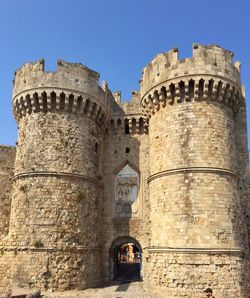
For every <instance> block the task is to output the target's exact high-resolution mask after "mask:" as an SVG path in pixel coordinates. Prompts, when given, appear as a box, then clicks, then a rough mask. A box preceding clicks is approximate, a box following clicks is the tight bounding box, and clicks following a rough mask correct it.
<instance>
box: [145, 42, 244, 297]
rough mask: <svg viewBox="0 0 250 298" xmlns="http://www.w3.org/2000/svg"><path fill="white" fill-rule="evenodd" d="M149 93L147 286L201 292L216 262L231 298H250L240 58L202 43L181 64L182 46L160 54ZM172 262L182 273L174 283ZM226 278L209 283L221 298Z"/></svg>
mask: <svg viewBox="0 0 250 298" xmlns="http://www.w3.org/2000/svg"><path fill="white" fill-rule="evenodd" d="M141 97H142V99H141V103H142V105H143V106H144V108H145V110H146V111H147V112H148V113H149V115H150V117H151V118H150V121H149V143H150V177H149V179H148V182H149V193H150V207H151V208H150V220H151V233H152V235H151V243H150V247H149V249H148V258H147V262H146V264H145V266H146V269H145V272H146V276H145V283H146V284H147V286H148V287H149V288H155V287H158V286H159V288H162V289H163V288H167V291H169V290H170V291H171V293H172V295H173V296H174V297H182V296H184V297H190V296H191V293H192V295H196V294H197V297H198V295H199V294H200V289H199V285H198V286H197V287H194V285H193V283H192V279H193V280H196V281H197V280H199V281H201V284H202V283H203V281H204V280H203V278H202V275H203V273H202V272H204V270H207V272H210V271H209V270H210V265H212V264H215V268H216V271H217V272H218V271H219V267H220V266H222V268H223V270H222V271H221V272H220V274H222V273H223V274H224V275H223V276H224V277H223V278H225V279H227V287H229V288H230V289H231V292H230V296H233V295H236V296H237V295H238V296H239V297H247V292H248V289H249V281H248V277H247V276H248V275H247V274H246V272H248V265H247V256H248V243H247V232H246V224H245V218H244V215H243V210H242V202H241V197H240V192H239V180H238V178H239V177H240V175H241V173H240V172H238V167H239V164H238V160H237V157H236V156H237V151H236V141H235V139H236V136H235V125H236V124H235V122H236V120H235V118H236V115H237V113H238V112H239V109H240V107H241V106H242V105H243V103H244V100H243V97H242V93H241V85H240V79H239V65H238V63H236V64H235V65H233V64H232V54H231V53H230V52H228V51H225V50H223V49H221V48H219V47H217V46H207V47H204V46H199V45H194V47H193V57H192V58H188V59H184V60H181V61H179V60H178V52H177V50H173V51H170V52H169V53H166V54H161V55H158V56H157V57H156V58H155V59H154V60H153V61H152V62H151V63H150V64H149V65H148V66H147V67H146V68H145V69H144V73H143V77H142V80H141ZM214 252H217V254H216V253H215V254H214ZM164 254H165V255H164ZM203 254H204V255H203ZM177 255H179V256H178V257H177ZM193 257H194V260H193ZM199 258H201V259H202V260H203V266H201V265H199V263H198V262H197V260H198V259H199ZM217 258H221V265H218V263H217ZM206 259H207V261H206ZM229 260H230V262H231V263H234V264H235V267H234V269H232V268H231V267H230V266H228V264H229ZM170 264H175V266H174V267H175V269H171V270H173V272H174V275H175V278H174V279H172V280H167V279H168V277H169V270H170V268H171V267H172V265H170ZM237 264H238V267H237ZM193 267H195V268H197V270H194V268H193ZM152 268H155V269H154V271H155V275H154V274H151V272H152V270H153V269H152ZM205 268H206V269H205ZM190 271H191V272H192V274H191V275H189V274H188V276H192V278H187V276H186V272H190ZM229 272H230V274H231V275H230V274H228V273H229ZM170 276H171V274H170ZM165 277H166V278H165ZM218 278H219V276H217V275H216V274H215V275H213V276H210V277H209V276H206V280H207V281H206V282H207V283H209V284H210V285H211V287H212V288H215V289H216V292H217V293H218V296H219V295H220V294H221V295H222V294H223V290H222V287H220V286H219V282H220V279H221V278H222V275H220V278H219V279H218ZM182 288H185V294H182V291H181V289H182ZM233 288H237V290H235V291H234V290H233ZM185 295H186V296H185Z"/></svg>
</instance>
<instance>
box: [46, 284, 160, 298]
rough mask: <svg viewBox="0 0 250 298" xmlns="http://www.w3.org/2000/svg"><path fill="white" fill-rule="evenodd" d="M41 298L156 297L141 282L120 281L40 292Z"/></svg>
mask: <svg viewBox="0 0 250 298" xmlns="http://www.w3.org/2000/svg"><path fill="white" fill-rule="evenodd" d="M42 294H43V296H42V297H43V298H52V297H53V298H158V296H151V295H149V294H147V293H146V292H145V291H144V290H143V288H142V283H141V282H132V283H122V284H118V285H112V286H108V287H104V288H96V289H87V290H83V291H67V292H64V293H58V292H54V293H42Z"/></svg>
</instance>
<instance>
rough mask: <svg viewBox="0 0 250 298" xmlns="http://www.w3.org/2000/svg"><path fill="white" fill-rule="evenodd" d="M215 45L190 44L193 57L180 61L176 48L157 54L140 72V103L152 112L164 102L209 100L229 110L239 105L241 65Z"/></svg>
mask: <svg viewBox="0 0 250 298" xmlns="http://www.w3.org/2000/svg"><path fill="white" fill-rule="evenodd" d="M232 57H233V53H232V52H231V51H227V50H224V49H223V48H221V47H219V46H216V45H209V46H201V45H198V44H194V45H193V56H192V57H191V58H186V59H182V60H179V58H178V49H173V50H171V51H169V52H166V53H164V54H159V55H157V56H156V57H155V58H154V59H153V60H152V61H151V62H150V63H149V64H148V65H147V66H146V67H145V68H144V70H143V76H142V80H141V104H142V106H143V107H144V108H145V109H146V111H147V112H150V111H152V112H154V111H155V110H157V109H159V107H160V106H161V105H162V106H164V105H166V103H167V102H168V103H170V104H173V103H174V102H182V101H191V100H193V99H194V100H211V101H219V102H223V103H224V104H226V105H228V106H229V107H231V108H232V109H233V110H234V111H235V112H236V111H237V110H238V108H239V107H240V105H241V104H242V100H244V99H243V96H242V90H241V82H240V63H239V62H238V61H237V62H235V63H234V64H233V62H232Z"/></svg>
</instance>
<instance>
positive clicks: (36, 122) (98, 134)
mask: <svg viewBox="0 0 250 298" xmlns="http://www.w3.org/2000/svg"><path fill="white" fill-rule="evenodd" d="M98 79H99V74H98V73H96V72H94V71H92V70H90V69H88V68H87V67H85V66H83V65H81V64H72V63H66V62H64V61H58V69H57V71H56V72H45V71H44V61H43V60H40V61H38V62H35V63H28V64H25V65H24V66H23V67H22V68H21V69H19V70H18V71H17V72H16V74H15V80H14V94H13V112H14V116H15V118H16V120H17V122H18V126H19V131H18V145H17V153H16V163H15V175H14V190H13V197H12V210H11V218H10V229H9V237H8V245H9V251H13V250H14V251H15V254H14V256H13V259H12V261H11V270H10V275H11V276H10V278H11V280H12V282H13V283H17V284H18V285H20V286H27V285H29V286H37V287H40V288H52V289H53V288H54V289H59V290H64V289H70V288H86V287H91V286H96V285H98V284H100V281H101V262H100V243H99V242H100V240H99V224H100V222H99V218H100V211H99V209H100V201H101V200H100V194H101V192H100V183H99V180H100V178H101V175H102V167H101V164H100V161H101V155H102V137H103V131H104V127H105V124H106V122H107V121H108V117H109V101H108V100H109V98H108V97H109V94H110V93H109V91H108V88H107V86H106V84H104V86H103V89H102V88H101V87H99V86H98Z"/></svg>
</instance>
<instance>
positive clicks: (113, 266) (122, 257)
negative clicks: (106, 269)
mask: <svg viewBox="0 0 250 298" xmlns="http://www.w3.org/2000/svg"><path fill="white" fill-rule="evenodd" d="M141 267H142V247H141V245H140V243H139V242H138V241H137V240H136V239H134V238H132V237H130V236H124V237H119V238H117V239H116V240H114V241H113V243H112V245H111V247H110V279H111V280H122V281H135V280H141Z"/></svg>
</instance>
